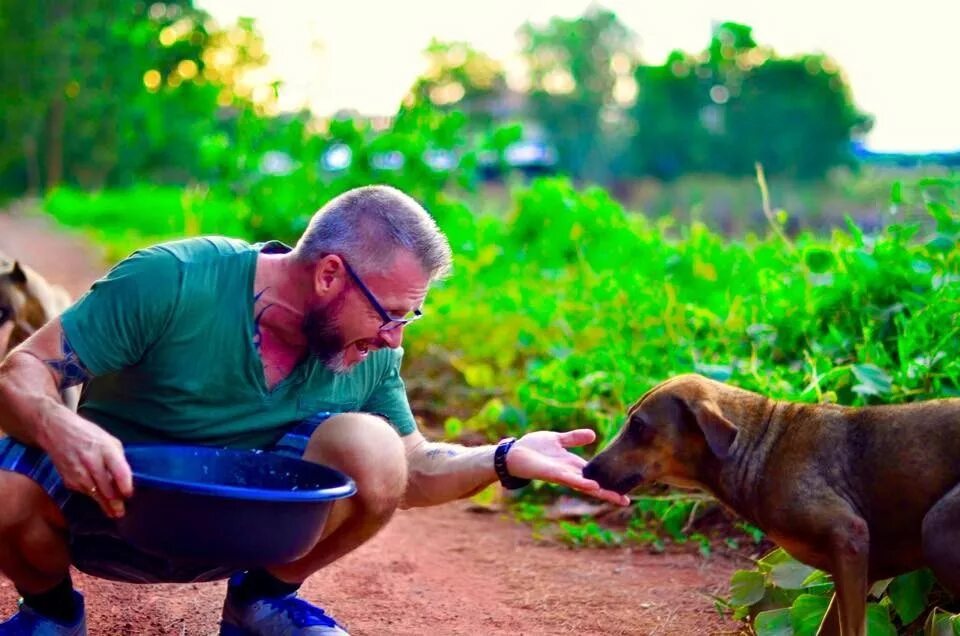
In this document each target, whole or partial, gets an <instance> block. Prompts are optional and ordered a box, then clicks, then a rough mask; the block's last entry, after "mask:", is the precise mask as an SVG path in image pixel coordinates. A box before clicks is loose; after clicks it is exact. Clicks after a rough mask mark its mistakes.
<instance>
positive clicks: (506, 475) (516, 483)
mask: <svg viewBox="0 0 960 636" xmlns="http://www.w3.org/2000/svg"><path fill="white" fill-rule="evenodd" d="M516 441H517V439H516V438H515V437H507V438H505V439H502V440H500V443H499V444H497V450H496V451H495V452H494V453H493V470H494V471H495V472H496V473H497V479H499V480H500V484H501V485H502V486H503V487H504V488H506V489H507V490H516V489H517V488H523V487H524V486H526V485H528V484H529V483H530V480H529V479H521V478H520V477H514V476H513V475H511V474H510V471H508V470H507V453H509V452H510V447H511V446H513V443H514V442H516Z"/></svg>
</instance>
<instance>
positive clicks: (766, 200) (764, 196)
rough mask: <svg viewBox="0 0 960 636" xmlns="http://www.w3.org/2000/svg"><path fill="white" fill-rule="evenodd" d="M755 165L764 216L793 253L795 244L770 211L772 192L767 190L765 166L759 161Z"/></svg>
mask: <svg viewBox="0 0 960 636" xmlns="http://www.w3.org/2000/svg"><path fill="white" fill-rule="evenodd" d="M753 165H754V167H755V168H756V170H757V183H758V184H759V185H760V200H761V201H762V203H763V214H764V216H766V217H767V221H769V222H770V227H772V228H773V231H774V232H776V233H777V236H779V237H780V239H781V240H782V241H783V242H784V244H786V246H787V248H788V249H789V250H790V251H791V252H793V251H794V247H793V243H791V242H790V239H789V238H787V235H786V234H784V233H783V228H782V227H780V224H779V223H777V220H776V219H775V218H773V210H771V209H770V192H769V191H768V190H767V179H766V177H764V176H763V166H761V165H760V162H759V161H758V162H756V163H755V164H753Z"/></svg>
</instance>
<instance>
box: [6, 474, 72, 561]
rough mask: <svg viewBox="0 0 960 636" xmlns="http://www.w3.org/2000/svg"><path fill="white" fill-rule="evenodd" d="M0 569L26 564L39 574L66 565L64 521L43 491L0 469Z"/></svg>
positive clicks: (30, 482)
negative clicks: (16, 564) (18, 563)
mask: <svg viewBox="0 0 960 636" xmlns="http://www.w3.org/2000/svg"><path fill="white" fill-rule="evenodd" d="M0 501H2V502H3V505H0V566H2V567H0V570H2V571H3V572H4V573H5V574H8V575H9V574H10V572H7V570H8V568H9V567H11V566H12V564H13V562H21V561H22V562H27V563H29V564H31V566H32V567H33V568H34V569H35V570H37V571H41V572H46V571H54V570H58V569H63V568H65V567H66V566H67V565H69V556H68V554H67V542H66V533H65V528H66V522H65V520H64V518H63V513H62V512H61V511H60V509H59V508H58V507H57V505H56V504H55V503H54V502H53V500H52V499H50V497H49V496H48V495H47V493H46V492H44V491H43V489H42V488H40V486H39V485H37V483H36V482H34V481H33V480H32V479H30V478H29V477H26V476H24V475H21V474H19V473H14V472H9V471H3V470H0Z"/></svg>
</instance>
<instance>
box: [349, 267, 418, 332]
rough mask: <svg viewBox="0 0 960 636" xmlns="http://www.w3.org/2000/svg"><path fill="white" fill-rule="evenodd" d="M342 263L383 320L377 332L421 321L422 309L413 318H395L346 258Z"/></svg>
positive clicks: (414, 313) (416, 311)
mask: <svg viewBox="0 0 960 636" xmlns="http://www.w3.org/2000/svg"><path fill="white" fill-rule="evenodd" d="M340 262H341V263H343V268H344V269H345V270H347V273H348V274H349V275H350V278H352V279H353V282H355V283H356V284H357V287H359V288H360V291H361V292H363V295H364V296H366V297H367V300H368V301H370V306H371V307H373V309H374V311H376V312H377V315H378V316H380V319H381V320H383V323H382V324H381V325H380V328H379V329H378V330H377V331H393V330H394V329H397V328H399V327H404V326H406V325H409V324H410V323H411V322H414V321H415V320H419V319H420V318H422V317H423V311H422V310H420V309H414V310H413V317H412V318H394V317H393V316H391V315H390V313H389V312H388V311H387V310H386V309H384V308H383V305H381V304H380V301H379V300H377V297H376V296H374V295H373V292H372V291H370V288H369V287H367V286H366V285H365V284H364V283H363V280H362V279H361V278H360V276H359V275H358V274H357V273H356V272H355V271H353V268H352V267H350V264H349V263H348V262H347V260H346V259H345V258H343V257H342V256H341V257H340Z"/></svg>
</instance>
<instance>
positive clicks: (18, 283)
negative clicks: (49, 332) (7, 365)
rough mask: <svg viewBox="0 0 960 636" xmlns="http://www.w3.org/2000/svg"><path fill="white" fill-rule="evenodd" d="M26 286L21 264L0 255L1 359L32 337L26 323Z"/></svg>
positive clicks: (27, 296)
mask: <svg viewBox="0 0 960 636" xmlns="http://www.w3.org/2000/svg"><path fill="white" fill-rule="evenodd" d="M26 284H27V274H26V272H25V271H24V269H23V268H22V267H21V266H20V263H19V262H18V261H11V260H7V259H6V258H4V257H3V256H2V255H0V358H3V356H4V355H5V354H6V352H7V350H8V349H11V348H13V347H14V346H16V345H17V344H19V343H20V342H22V341H23V340H24V339H26V337H27V336H28V335H30V334H29V333H28V331H29V329H27V328H26V326H25V323H24V316H25V314H27V313H29V307H28V305H29V295H28V294H27V290H26Z"/></svg>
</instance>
